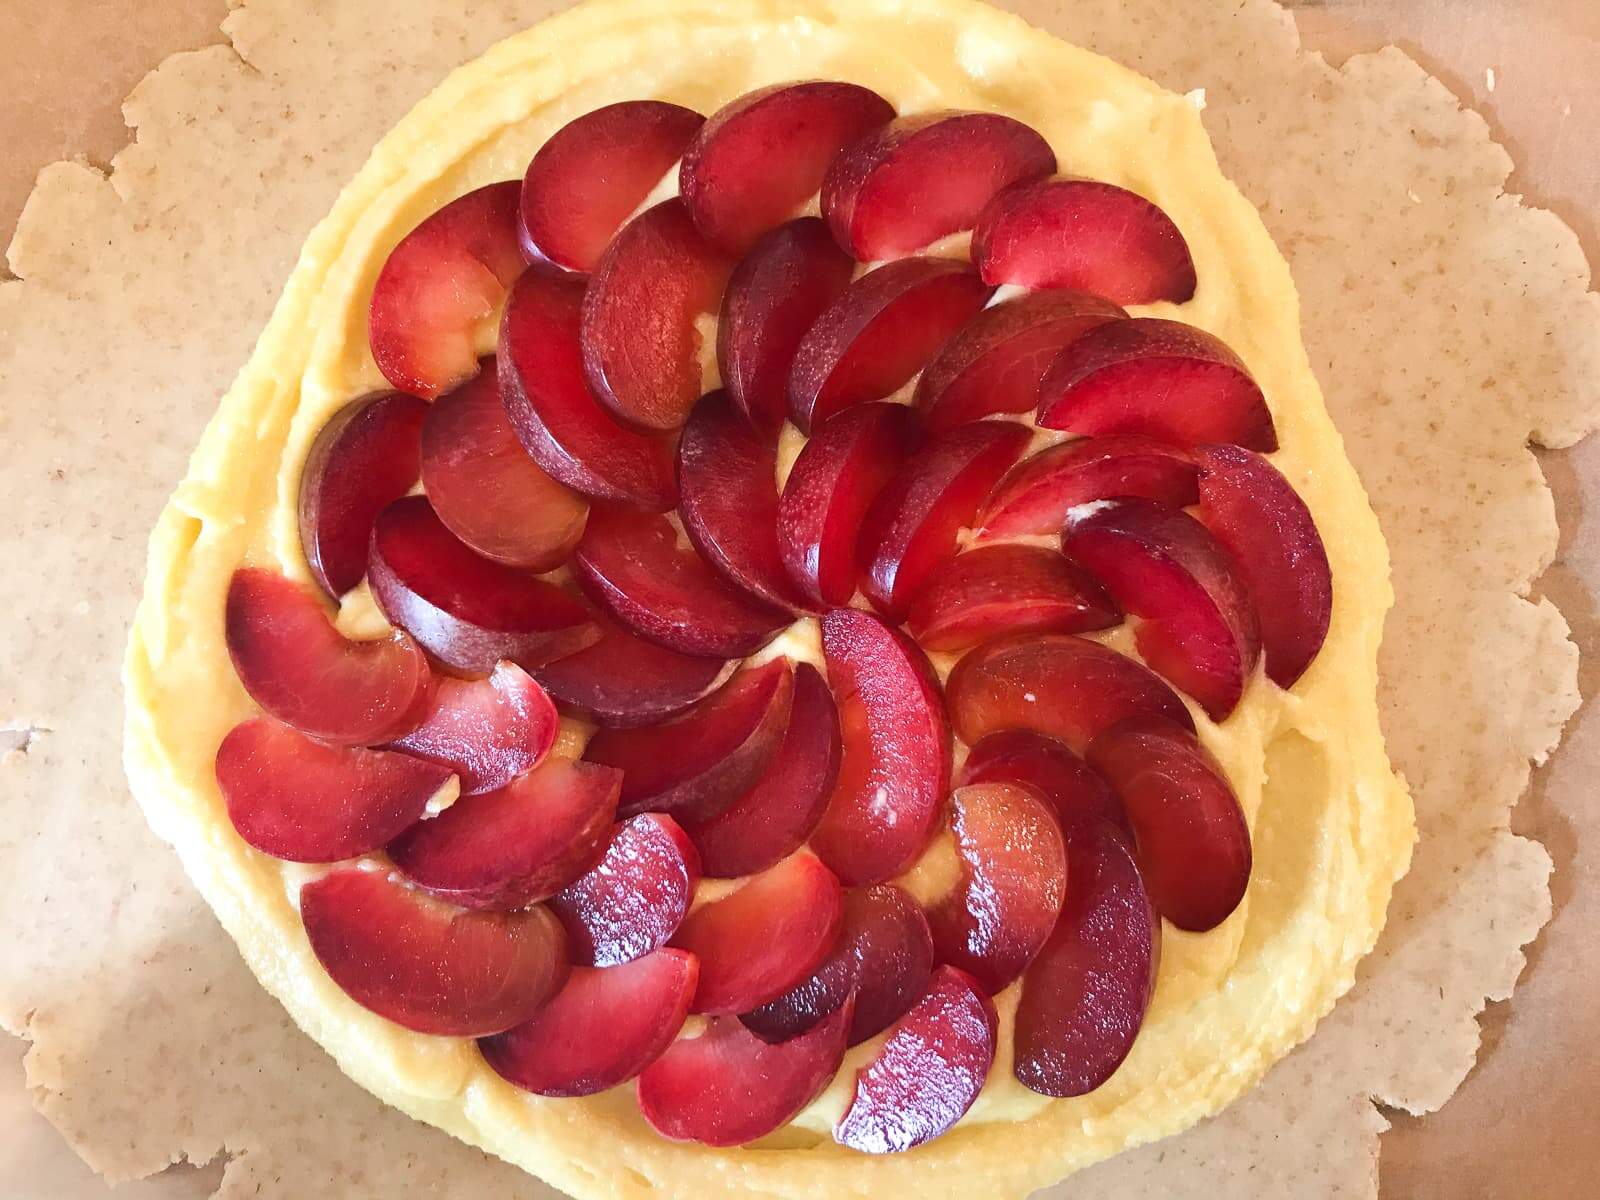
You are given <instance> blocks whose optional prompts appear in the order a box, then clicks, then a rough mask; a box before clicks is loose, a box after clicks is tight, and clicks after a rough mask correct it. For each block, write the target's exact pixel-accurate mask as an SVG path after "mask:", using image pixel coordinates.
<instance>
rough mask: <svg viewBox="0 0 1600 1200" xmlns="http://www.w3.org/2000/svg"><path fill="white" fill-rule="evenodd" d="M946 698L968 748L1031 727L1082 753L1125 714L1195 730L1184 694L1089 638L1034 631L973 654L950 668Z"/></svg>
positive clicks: (1003, 640)
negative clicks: (1157, 718) (1156, 718)
mask: <svg viewBox="0 0 1600 1200" xmlns="http://www.w3.org/2000/svg"><path fill="white" fill-rule="evenodd" d="M945 698H946V700H947V702H948V703H949V705H950V716H951V719H952V720H953V721H954V722H955V728H956V734H957V735H958V736H959V737H960V738H961V740H962V741H964V742H966V743H967V745H969V746H972V745H976V744H977V743H978V741H979V740H980V739H982V738H984V737H986V736H988V735H989V734H991V733H997V732H1001V731H1004V730H1008V729H1021V730H1028V731H1031V732H1033V733H1042V734H1044V735H1046V736H1047V737H1053V738H1057V739H1059V740H1060V741H1062V742H1065V743H1066V744H1067V746H1068V747H1069V748H1070V749H1072V750H1075V751H1078V752H1080V753H1081V752H1082V751H1083V749H1084V747H1085V746H1087V745H1088V744H1089V742H1090V740H1091V739H1093V737H1094V736H1095V735H1096V734H1097V733H1099V732H1100V731H1101V730H1103V729H1105V728H1107V727H1108V726H1111V725H1114V724H1116V723H1117V722H1118V721H1120V720H1122V719H1123V718H1125V717H1132V716H1143V715H1147V714H1148V715H1155V716H1162V717H1166V718H1167V719H1168V720H1171V721H1174V722H1176V723H1178V724H1180V725H1182V726H1184V727H1185V728H1188V729H1193V728H1194V720H1193V718H1191V717H1190V716H1189V710H1188V709H1187V708H1185V707H1184V705H1183V701H1182V700H1180V699H1179V698H1178V694H1177V693H1176V692H1174V691H1173V690H1172V689H1171V688H1170V687H1168V686H1167V685H1166V683H1165V682H1163V681H1162V679H1161V677H1160V676H1159V675H1157V674H1156V673H1155V672H1154V671H1151V670H1150V669H1149V668H1147V667H1145V666H1144V665H1142V664H1141V663H1138V662H1135V661H1134V660H1133V659H1131V658H1127V657H1125V656H1124V655H1121V654H1118V653H1117V652H1116V651H1115V650H1112V649H1110V648H1108V647H1106V646H1102V645H1100V644H1099V643H1098V642H1091V641H1089V640H1088V639H1087V638H1080V637H1074V636H1072V635H1071V634H1060V633H1028V634H1019V635H1017V636H1015V637H1008V638H998V639H996V640H995V641H992V642H989V643H987V644H986V645H983V646H979V647H978V648H977V649H976V650H972V651H969V652H968V653H967V655H966V656H965V657H964V658H962V660H961V661H960V662H958V663H957V664H956V666H955V670H953V671H952V672H950V678H949V679H948V680H946V682H945Z"/></svg>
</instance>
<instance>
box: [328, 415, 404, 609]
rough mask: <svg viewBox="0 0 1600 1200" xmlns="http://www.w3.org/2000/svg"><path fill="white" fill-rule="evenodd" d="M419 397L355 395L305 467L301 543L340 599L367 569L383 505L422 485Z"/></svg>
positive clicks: (331, 593) (333, 421) (329, 423)
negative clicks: (419, 480)
mask: <svg viewBox="0 0 1600 1200" xmlns="http://www.w3.org/2000/svg"><path fill="white" fill-rule="evenodd" d="M427 411H428V405H427V404H426V403H424V402H423V401H421V400H419V399H417V398H416V397H415V396H407V395H405V394H403V393H401V392H385V393H383V394H382V395H378V396H368V397H366V398H365V399H362V400H353V401H351V402H350V403H349V404H347V405H345V406H344V408H342V409H340V410H339V411H338V412H337V413H335V414H334V416H333V418H332V419H331V420H330V421H329V422H328V423H327V424H326V425H324V426H323V427H322V429H321V431H320V432H319V433H318V434H317V438H316V441H314V442H312V443H311V451H310V453H309V454H307V455H306V462H305V466H303V467H302V468H301V469H300V547H301V549H303V550H304V551H305V555H306V565H307V566H309V567H310V568H311V574H312V575H314V576H315V577H316V580H317V582H318V583H320V584H321V585H322V587H323V590H325V591H326V592H327V593H328V594H329V595H330V596H332V597H334V598H335V599H338V598H339V597H340V596H342V595H344V594H345V593H346V592H348V591H349V590H350V589H351V588H353V587H355V586H356V584H358V583H360V582H361V577H362V576H363V575H365V574H366V573H367V539H368V538H370V537H371V536H372V523H373V522H374V521H376V520H377V519H378V514H379V513H380V512H382V511H383V509H384V507H385V506H386V505H388V504H390V503H392V502H393V501H395V500H398V499H399V498H400V497H401V496H404V495H405V494H406V493H407V492H409V491H410V490H411V489H412V487H413V486H414V485H415V484H416V482H417V474H418V470H419V460H420V450H419V446H420V444H421V437H422V426H423V416H424V414H426V413H427Z"/></svg>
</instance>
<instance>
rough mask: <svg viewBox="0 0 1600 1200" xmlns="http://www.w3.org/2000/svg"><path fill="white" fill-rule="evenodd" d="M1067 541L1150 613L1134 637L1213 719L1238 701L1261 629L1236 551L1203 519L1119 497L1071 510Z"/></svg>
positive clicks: (1124, 597) (1073, 552) (1127, 599)
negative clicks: (1089, 508) (1230, 551)
mask: <svg viewBox="0 0 1600 1200" xmlns="http://www.w3.org/2000/svg"><path fill="white" fill-rule="evenodd" d="M1061 547H1062V549H1063V550H1064V551H1065V552H1066V553H1067V554H1068V555H1069V556H1070V557H1071V558H1073V559H1075V560H1076V561H1078V562H1079V563H1081V564H1082V565H1083V566H1084V567H1086V568H1087V569H1088V570H1089V571H1090V572H1091V573H1092V574H1093V575H1094V576H1095V577H1096V578H1097V579H1099V580H1100V582H1101V583H1103V584H1105V585H1106V588H1107V589H1108V590H1109V591H1110V592H1111V594H1112V595H1113V596H1115V597H1116V598H1117V599H1118V600H1119V601H1120V602H1121V603H1122V606H1123V607H1124V608H1126V609H1127V610H1128V611H1129V612H1130V613H1133V614H1135V615H1136V616H1138V617H1140V618H1141V620H1140V621H1139V623H1138V625H1137V626H1136V627H1135V629H1134V638H1135V641H1136V643H1137V645H1138V647H1139V653H1140V654H1141V655H1142V656H1143V657H1144V660H1145V661H1146V662H1147V663H1149V664H1150V665H1151V666H1152V667H1154V668H1155V669H1156V670H1157V671H1158V672H1160V673H1161V674H1162V675H1164V676H1166V678H1168V679H1169V680H1171V681H1172V682H1173V683H1175V684H1177V686H1178V687H1180V688H1182V689H1183V690H1184V691H1185V692H1187V693H1188V694H1189V695H1191V696H1193V697H1194V698H1195V699H1196V700H1198V701H1199V702H1200V704H1201V706H1202V707H1203V708H1204V709H1205V710H1206V712H1207V713H1208V714H1210V716H1211V718H1212V720H1214V721H1221V720H1223V719H1225V718H1226V717H1227V716H1228V714H1229V713H1231V712H1232V711H1233V710H1234V708H1235V707H1236V706H1237V705H1238V703H1239V699H1240V697H1241V696H1243V695H1244V689H1245V685H1246V684H1247V683H1248V682H1249V681H1250V677H1251V676H1252V675H1253V674H1254V673H1255V669H1256V660H1257V659H1258V658H1259V657H1260V653H1261V635H1260V630H1259V627H1258V625H1257V622H1256V611H1255V606H1254V605H1253V604H1251V603H1250V597H1249V595H1248V594H1247V593H1246V592H1245V588H1244V584H1243V582H1242V581H1241V580H1240V579H1239V575H1238V572H1237V570H1236V569H1235V567H1234V564H1233V560H1232V559H1231V558H1230V557H1229V556H1228V552H1227V551H1226V550H1224V549H1223V548H1222V546H1221V545H1220V544H1219V543H1218V542H1217V540H1216V538H1214V537H1213V536H1212V535H1211V533H1210V531H1209V530H1207V529H1206V527H1205V526H1204V525H1202V524H1200V522H1199V521H1196V520H1195V519H1194V518H1193V517H1191V516H1189V514H1188V513H1185V512H1182V511H1180V510H1178V509H1173V508H1166V507H1164V506H1163V505H1160V504H1155V503H1153V502H1152V501H1149V500H1112V501H1107V502H1106V503H1105V504H1104V505H1102V506H1101V507H1099V508H1097V509H1095V510H1094V511H1093V512H1089V513H1086V514H1084V515H1075V516H1074V517H1073V518H1072V519H1070V520H1069V521H1068V523H1067V527H1066V529H1065V530H1064V531H1063V532H1062V535H1061Z"/></svg>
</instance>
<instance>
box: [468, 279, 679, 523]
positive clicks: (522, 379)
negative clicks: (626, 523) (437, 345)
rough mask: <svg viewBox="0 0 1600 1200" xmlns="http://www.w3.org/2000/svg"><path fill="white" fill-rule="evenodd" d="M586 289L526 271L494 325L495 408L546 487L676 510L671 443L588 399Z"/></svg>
mask: <svg viewBox="0 0 1600 1200" xmlns="http://www.w3.org/2000/svg"><path fill="white" fill-rule="evenodd" d="M583 295H584V285H583V280H581V279H575V278H562V277H559V276H554V275H546V274H543V273H541V272H539V271H528V272H527V273H526V274H524V275H523V277H522V278H521V279H519V280H518V281H517V285H516V286H515V287H514V288H512V289H511V296H510V298H509V299H508V300H507V301H506V310H505V316H504V317H503V318H502V319H501V322H500V348H499V357H498V359H497V362H498V364H499V372H500V390H501V401H502V402H503V403H504V404H505V408H506V415H507V416H508V417H509V418H510V419H511V427H512V428H513V429H514V430H516V433H517V439H518V440H519V441H520V442H521V443H522V445H523V448H524V449H525V450H527V452H528V453H529V454H530V455H532V456H533V460H534V462H536V463H538V464H539V466H541V467H543V468H544V470H545V471H546V472H547V473H548V474H549V475H551V476H552V477H553V478H555V479H557V480H559V481H560V482H562V483H564V484H566V485H567V487H569V488H571V489H572V490H573V491H575V492H579V493H582V494H583V495H585V496H589V497H591V498H593V499H595V500H604V501H607V502H609V503H611V504H621V505H625V506H627V507H629V508H637V509H640V510H642V511H645V512H665V511H666V510H667V509H669V508H672V507H673V506H674V505H676V504H677V503H678V484H677V479H676V478H675V475H674V470H675V466H676V462H677V457H676V453H677V443H676V441H675V440H674V439H672V438H670V437H660V436H657V435H654V434H646V433H639V432H637V431H635V430H632V429H629V428H627V427H625V426H623V425H621V424H619V423H618V422H617V420H616V419H615V418H614V417H612V416H611V414H610V413H608V412H607V411H606V410H605V409H604V408H602V407H601V406H600V402H599V401H598V400H596V399H595V396H594V393H593V392H591V391H590V390H589V383H588V380H587V379H586V378H585V377H584V373H583V352H582V348H581V344H580V342H579V332H580V329H581V316H580V314H581V312H582V305H583Z"/></svg>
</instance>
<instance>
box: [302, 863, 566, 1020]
mask: <svg viewBox="0 0 1600 1200" xmlns="http://www.w3.org/2000/svg"><path fill="white" fill-rule="evenodd" d="M300 919H301V921H303V922H304V924H305V928H306V936H307V937H308V938H309V939H310V940H311V949H312V952H313V953H315V954H316V956H317V961H318V962H320V963H321V964H322V967H323V969H324V970H325V971H327V972H328V974H329V975H330V976H331V977H332V978H333V981H334V982H335V983H336V984H338V985H339V987H340V988H341V989H343V991H344V992H345V994H346V995H348V996H349V997H350V998H351V999H352V1000H354V1001H355V1002H356V1003H357V1004H360V1005H361V1006H362V1007H363V1008H366V1009H370V1010H371V1011H372V1012H375V1013H377V1014H378V1015H379V1016H381V1017H387V1018H388V1019H389V1020H391V1021H393V1022H395V1024H397V1025H403V1026H405V1027H406V1028H407V1029H414V1030H416V1031H417V1032H418V1033H431V1034H437V1035H439V1036H441V1037H482V1036H485V1035H487V1034H491V1033H501V1032H503V1031H505V1030H507V1029H510V1028H511V1027H512V1026H513V1025H520V1024H521V1023H522V1022H524V1021H526V1020H527V1019H528V1018H529V1017H531V1016H533V1015H534V1013H536V1012H538V1011H539V1010H540V1009H541V1008H543V1007H544V1005H545V1002H546V1001H547V1000H549V999H550V997H551V996H553V995H555V994H556V992H557V991H559V990H560V988H561V985H562V984H563V983H564V982H565V981H566V977H567V959H566V954H565V952H564V951H565V940H566V939H565V938H564V937H563V936H562V933H561V924H560V922H558V921H557V920H556V919H555V918H554V917H553V916H551V915H550V912H549V910H548V909H545V908H537V907H536V908H530V909H526V910H524V911H522V912H515V913H486V912H465V911H463V910H461V909H459V908H455V907H453V906H451V905H448V904H445V903H444V902H442V901H439V900H435V899H433V898H431V897H429V896H426V895H424V894H423V893H421V892H416V891H412V890H411V889H410V888H407V887H405V886H403V885H401V884H399V883H397V882H395V881H394V880H393V879H391V878H390V877H389V876H387V875H385V874H383V873H382V872H379V871H367V870H362V869H360V868H356V867H344V868H340V869H338V870H335V871H333V872H332V873H331V874H328V875H324V876H323V877H322V878H321V879H318V880H316V881H314V882H312V883H308V884H306V885H305V886H304V887H302V888H301V889H300Z"/></svg>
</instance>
